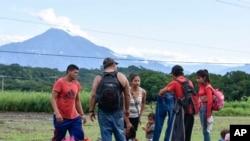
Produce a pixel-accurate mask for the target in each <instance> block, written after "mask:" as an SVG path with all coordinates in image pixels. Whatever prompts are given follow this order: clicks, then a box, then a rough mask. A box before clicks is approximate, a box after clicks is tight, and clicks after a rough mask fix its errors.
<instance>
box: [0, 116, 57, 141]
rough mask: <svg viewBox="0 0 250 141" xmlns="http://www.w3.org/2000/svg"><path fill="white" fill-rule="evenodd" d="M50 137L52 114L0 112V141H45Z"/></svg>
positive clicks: (51, 132) (51, 133)
mask: <svg viewBox="0 0 250 141" xmlns="http://www.w3.org/2000/svg"><path fill="white" fill-rule="evenodd" d="M52 135H53V125H52V114H49V113H29V112H0V141H9V140H15V141H22V140H23V141H24V140H26V141H27V140H29V141H45V140H50V138H51V137H52Z"/></svg>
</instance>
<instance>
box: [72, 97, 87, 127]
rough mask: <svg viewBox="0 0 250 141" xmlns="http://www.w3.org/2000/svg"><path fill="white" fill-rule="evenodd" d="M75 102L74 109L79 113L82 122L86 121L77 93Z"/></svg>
mask: <svg viewBox="0 0 250 141" xmlns="http://www.w3.org/2000/svg"><path fill="white" fill-rule="evenodd" d="M75 102H76V110H77V112H78V113H79V114H80V115H81V118H82V120H83V123H86V121H87V120H86V117H85V115H84V112H83V109H82V103H81V100H80V96H79V93H78V94H77V95H76V100H75Z"/></svg>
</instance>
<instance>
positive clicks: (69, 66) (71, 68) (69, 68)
mask: <svg viewBox="0 0 250 141" xmlns="http://www.w3.org/2000/svg"><path fill="white" fill-rule="evenodd" d="M75 69H76V70H79V68H78V67H77V65H74V64H70V65H68V67H67V70H66V73H68V72H69V71H72V70H75Z"/></svg>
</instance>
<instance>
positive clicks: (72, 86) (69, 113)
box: [53, 78, 81, 119]
mask: <svg viewBox="0 0 250 141" xmlns="http://www.w3.org/2000/svg"><path fill="white" fill-rule="evenodd" d="M80 90H81V85H80V84H79V82H77V81H76V80H73V81H72V83H69V82H68V81H66V80H65V79H64V78H60V79H58V80H57V81H56V82H55V84H54V86H53V91H56V92H57V93H58V96H57V99H56V104H57V107H58V110H59V112H60V114H61V115H62V117H63V118H67V119H74V118H76V117H77V116H78V115H79V114H78V112H77V110H76V107H75V99H76V96H77V95H78V94H79V92H80Z"/></svg>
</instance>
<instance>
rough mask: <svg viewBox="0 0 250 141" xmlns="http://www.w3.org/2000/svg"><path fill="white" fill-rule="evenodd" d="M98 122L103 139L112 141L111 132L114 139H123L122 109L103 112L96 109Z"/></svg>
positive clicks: (123, 140) (119, 140)
mask: <svg viewBox="0 0 250 141" xmlns="http://www.w3.org/2000/svg"><path fill="white" fill-rule="evenodd" d="M97 114H98V122H99V125H100V131H101V136H102V140H103V141H112V133H114V136H115V140H116V141H125V140H126V139H125V134H124V117H123V116H124V113H123V110H122V109H120V110H116V111H112V112H105V111H103V110H102V109H100V108H99V109H98V113H97Z"/></svg>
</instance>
